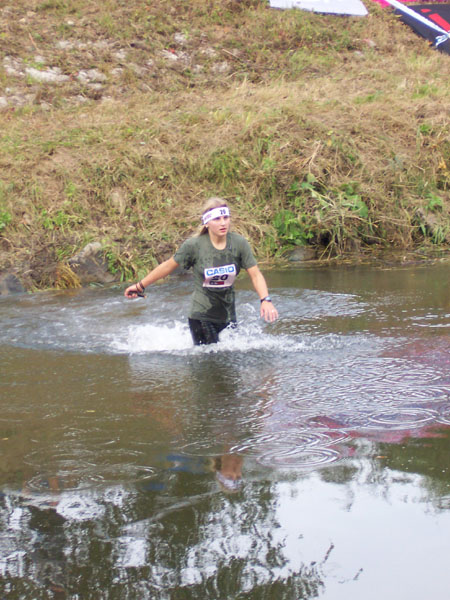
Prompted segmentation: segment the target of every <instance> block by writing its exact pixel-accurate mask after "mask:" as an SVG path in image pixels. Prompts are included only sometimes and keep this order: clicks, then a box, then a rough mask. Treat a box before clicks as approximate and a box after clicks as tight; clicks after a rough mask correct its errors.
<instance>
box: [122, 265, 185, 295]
mask: <svg viewBox="0 0 450 600" xmlns="http://www.w3.org/2000/svg"><path fill="white" fill-rule="evenodd" d="M177 267H178V263H177V262H176V260H175V259H174V258H173V257H172V258H169V259H168V260H165V261H164V262H162V263H161V264H159V265H158V266H157V267H155V268H154V269H153V270H152V271H150V273H148V274H147V275H146V276H145V277H144V278H143V279H141V281H139V282H138V283H134V284H133V285H130V286H129V287H127V289H126V290H125V296H126V297H127V298H136V297H137V296H139V295H142V294H143V293H144V289H145V288H146V287H147V286H149V285H151V284H152V283H155V282H156V281H158V280H159V279H163V278H164V277H167V275H170V274H171V273H173V271H175V269H176V268H177Z"/></svg>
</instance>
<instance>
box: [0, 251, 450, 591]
mask: <svg viewBox="0 0 450 600" xmlns="http://www.w3.org/2000/svg"><path fill="white" fill-rule="evenodd" d="M449 274H450V265H449V263H448V262H436V263H435V264H427V265H419V266H417V265H416V266H406V267H390V268H388V267H380V266H376V267H374V266H358V267H345V266H343V267H333V268H330V267H322V268H311V267H310V268H300V269H285V270H275V271H269V272H267V273H266V276H267V279H268V282H269V287H270V290H271V295H272V297H273V298H274V301H275V302H276V305H277V307H278V309H279V312H280V314H281V318H280V320H279V321H278V322H277V323H275V324H272V325H268V324H264V323H262V322H261V321H260V320H259V318H258V301H257V299H256V297H255V294H254V292H252V291H251V289H250V285H249V282H248V280H247V279H245V277H241V278H240V280H239V283H238V289H237V304H238V318H239V327H238V329H237V330H236V331H231V332H225V333H224V334H223V336H222V339H221V341H220V343H219V344H218V345H217V346H214V347H204V348H193V347H192V343H191V340H190V336H189V332H188V329H187V326H186V314H187V309H188V302H189V294H190V289H191V280H190V278H189V276H177V277H173V278H171V279H170V280H169V281H167V282H164V283H162V284H161V285H156V286H155V287H154V288H152V289H151V290H149V294H148V296H147V298H146V299H145V300H136V301H129V300H126V299H125V298H123V296H122V290H121V289H119V288H110V289H88V290H81V291H75V292H60V293H42V294H34V295H22V296H17V297H14V298H11V297H10V298H5V299H2V300H1V301H0V318H1V331H0V361H1V362H0V364H1V382H0V390H1V415H0V449H1V473H0V477H1V479H0V527H1V538H0V597H2V598H3V597H4V598H8V599H13V600H15V599H19V598H20V599H22V598H25V599H31V598H32V599H35V598H71V599H83V600H84V599H116V598H117V599H121V600H122V599H137V598H139V599H146V598H148V599H164V600H165V599H168V600H169V599H170V600H178V599H180V600H181V599H183V600H185V599H191V598H192V599H194V598H195V599H198V598H201V599H202V600H203V599H208V598H210V599H214V600H218V599H227V600H228V599H229V600H236V599H249V600H250V599H251V600H259V599H269V598H270V599H272V598H273V599H277V600H278V599H286V600H287V599H292V600H297V599H300V598H301V599H303V598H305V599H306V598H308V599H309V598H325V599H327V600H328V599H329V600H340V599H344V598H345V600H352V599H355V600H361V599H362V598H364V600H371V599H375V598H376V599H379V598H385V599H386V600H391V599H395V600H403V599H406V598H408V600H415V599H417V600H418V599H419V598H420V599H422V598H424V597H431V596H432V597H433V599H434V600H444V599H445V600H447V598H448V594H449V591H448V590H449V589H450V571H449V569H448V564H449V560H450V542H449V533H450V472H449V456H450V349H449V346H450V344H449V333H450V294H449Z"/></svg>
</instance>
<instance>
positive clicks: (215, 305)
mask: <svg viewBox="0 0 450 600" xmlns="http://www.w3.org/2000/svg"><path fill="white" fill-rule="evenodd" d="M174 260H175V262H177V263H178V264H179V265H180V266H181V267H182V268H183V269H190V268H192V270H193V274H194V293H193V295H192V301H191V307H190V310H189V318H191V319H199V320H201V321H212V322H214V323H229V322H231V321H235V320H236V310H235V305H234V289H233V283H234V280H235V278H236V277H237V276H238V275H239V271H240V270H241V269H250V267H254V266H255V265H256V259H255V257H254V256H253V252H252V249H251V248H250V244H249V243H248V242H247V240H246V239H245V238H244V237H242V235H239V234H238V233H234V232H230V233H228V234H227V244H226V246H225V248H224V249H223V250H217V248H214V246H213V245H212V243H211V240H210V238H209V235H208V234H204V235H200V236H198V237H192V238H190V239H188V240H186V241H185V242H184V243H183V244H182V245H181V246H180V248H179V249H178V250H177V252H176V253H175V255H174Z"/></svg>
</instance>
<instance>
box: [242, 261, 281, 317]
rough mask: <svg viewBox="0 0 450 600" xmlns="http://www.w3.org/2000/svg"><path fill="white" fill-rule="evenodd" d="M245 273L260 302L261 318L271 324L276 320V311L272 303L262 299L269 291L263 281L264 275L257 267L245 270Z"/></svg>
mask: <svg viewBox="0 0 450 600" xmlns="http://www.w3.org/2000/svg"><path fill="white" fill-rule="evenodd" d="M247 273H248V274H249V275H250V279H251V280H252V284H253V287H254V288H255V290H256V293H257V294H258V296H259V299H260V300H261V311H260V314H261V318H262V319H264V320H266V321H268V322H269V323H273V321H276V319H278V311H277V309H276V308H275V306H274V305H273V303H272V301H270V300H264V298H266V297H267V296H269V290H268V289H267V283H266V280H265V279H264V275H263V274H262V273H261V271H260V270H259V267H258V265H255V266H254V267H250V269H247Z"/></svg>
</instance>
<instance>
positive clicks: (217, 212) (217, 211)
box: [202, 206, 230, 225]
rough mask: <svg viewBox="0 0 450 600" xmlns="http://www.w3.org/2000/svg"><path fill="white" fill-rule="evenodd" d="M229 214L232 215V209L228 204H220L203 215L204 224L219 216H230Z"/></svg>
mask: <svg viewBox="0 0 450 600" xmlns="http://www.w3.org/2000/svg"><path fill="white" fill-rule="evenodd" d="M229 216H230V209H229V208H228V206H219V207H217V208H212V209H211V210H208V212H205V214H204V215H203V216H202V223H203V225H206V224H207V223H209V222H210V221H212V220H213V219H218V218H219V217H229Z"/></svg>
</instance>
